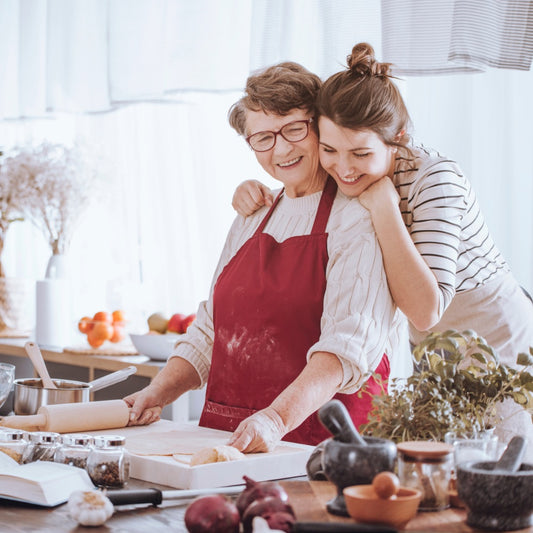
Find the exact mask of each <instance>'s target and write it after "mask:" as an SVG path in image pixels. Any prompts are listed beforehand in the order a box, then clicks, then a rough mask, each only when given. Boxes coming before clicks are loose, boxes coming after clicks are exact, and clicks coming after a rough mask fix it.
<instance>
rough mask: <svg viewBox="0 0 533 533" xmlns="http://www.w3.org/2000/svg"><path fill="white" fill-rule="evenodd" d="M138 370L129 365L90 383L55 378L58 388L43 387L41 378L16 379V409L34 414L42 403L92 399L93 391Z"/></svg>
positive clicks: (25, 413) (23, 412)
mask: <svg viewBox="0 0 533 533" xmlns="http://www.w3.org/2000/svg"><path fill="white" fill-rule="evenodd" d="M135 372H137V367H135V366H133V365H132V366H128V367H127V368H123V369H122V370H117V371H116V372H112V373H111V374H108V375H107V376H104V377H101V378H98V379H95V380H94V381H90V382H89V383H84V382H83V381H73V380H68V379H54V380H53V382H54V384H55V385H56V387H57V389H47V388H45V387H43V383H42V380H41V379H39V378H29V379H16V380H15V381H14V384H15V387H14V388H15V400H14V410H15V414H16V415H34V414H35V413H37V411H38V410H39V407H41V405H55V404H58V403H80V402H88V401H89V400H90V394H91V392H94V391H97V390H100V389H103V388H105V387H109V386H111V385H114V384H115V383H119V382H121V381H124V380H125V379H126V378H127V377H128V376H131V374H135Z"/></svg>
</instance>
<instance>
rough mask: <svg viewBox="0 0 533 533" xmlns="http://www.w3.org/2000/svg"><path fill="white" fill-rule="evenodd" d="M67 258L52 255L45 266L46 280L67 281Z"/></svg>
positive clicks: (61, 255) (60, 255)
mask: <svg viewBox="0 0 533 533" xmlns="http://www.w3.org/2000/svg"><path fill="white" fill-rule="evenodd" d="M67 272H68V265H67V258H66V257H65V256H64V255H63V254H53V255H52V256H51V257H50V259H49V260H48V265H47V266H46V274H45V278H47V279H67V278H68V274H67Z"/></svg>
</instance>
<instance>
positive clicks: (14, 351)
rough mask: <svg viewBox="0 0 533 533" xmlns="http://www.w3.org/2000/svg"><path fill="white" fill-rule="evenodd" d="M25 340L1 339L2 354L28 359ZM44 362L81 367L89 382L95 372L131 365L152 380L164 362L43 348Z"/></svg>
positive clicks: (0, 348)
mask: <svg viewBox="0 0 533 533" xmlns="http://www.w3.org/2000/svg"><path fill="white" fill-rule="evenodd" d="M27 341H28V339H27V338H25V339H0V354H2V355H8V356H12V357H24V358H26V359H27V358H28V355H27V354H26V351H25V350H24V344H25V343H26V342H27ZM41 352H42V354H43V357H44V360H45V361H47V362H52V363H61V364H65V365H72V366H80V367H84V368H88V369H89V381H92V380H93V379H94V370H95V369H98V370H106V371H109V372H114V371H115V370H120V369H121V368H125V367H127V366H129V365H135V366H136V367H137V373H136V375H137V376H143V377H148V378H150V379H152V378H153V377H155V375H156V374H157V373H158V372H159V370H160V369H161V367H162V366H163V365H164V362H161V361H152V360H151V359H150V358H149V357H147V356H145V355H99V354H91V355H87V354H70V353H65V352H63V351H62V350H61V349H60V348H57V349H45V348H42V349H41Z"/></svg>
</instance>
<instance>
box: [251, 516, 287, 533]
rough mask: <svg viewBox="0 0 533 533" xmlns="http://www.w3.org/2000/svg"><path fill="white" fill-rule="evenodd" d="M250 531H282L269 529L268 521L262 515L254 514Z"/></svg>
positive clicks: (260, 532)
mask: <svg viewBox="0 0 533 533" xmlns="http://www.w3.org/2000/svg"><path fill="white" fill-rule="evenodd" d="M252 527H253V528H254V529H253V531H252V533H283V531H281V530H280V529H270V527H269V525H268V522H267V521H266V520H265V519H264V518H263V517H262V516H256V517H255V518H254V520H253V522H252Z"/></svg>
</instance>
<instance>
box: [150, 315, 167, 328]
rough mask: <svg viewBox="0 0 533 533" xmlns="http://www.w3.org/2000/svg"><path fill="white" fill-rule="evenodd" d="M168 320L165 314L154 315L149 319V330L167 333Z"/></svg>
mask: <svg viewBox="0 0 533 533" xmlns="http://www.w3.org/2000/svg"><path fill="white" fill-rule="evenodd" d="M167 324H168V318H167V317H166V316H165V315H164V314H163V313H159V312H158V313H153V314H152V315H150V316H149V317H148V329H150V330H151V331H157V333H165V331H166V330H167Z"/></svg>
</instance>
